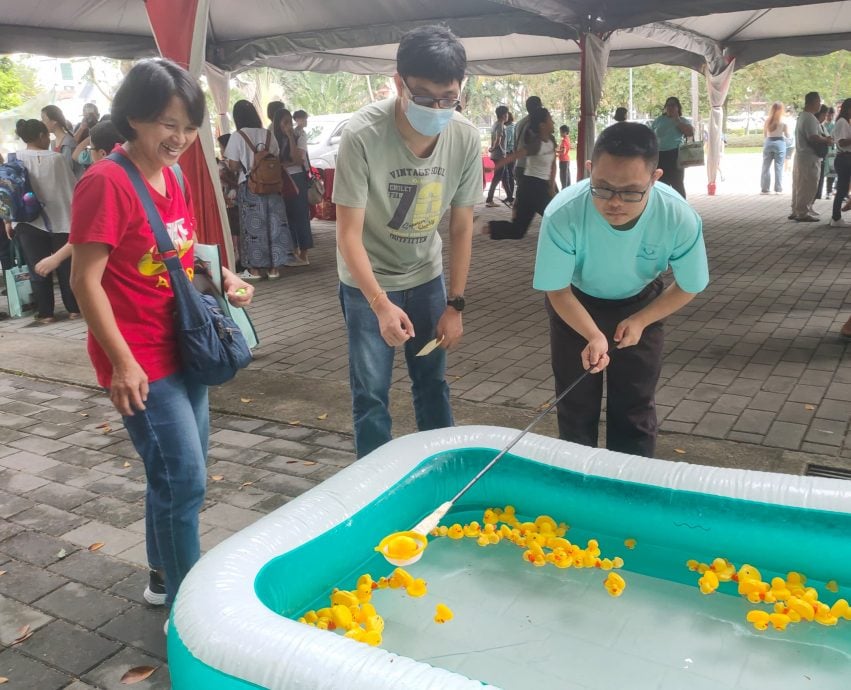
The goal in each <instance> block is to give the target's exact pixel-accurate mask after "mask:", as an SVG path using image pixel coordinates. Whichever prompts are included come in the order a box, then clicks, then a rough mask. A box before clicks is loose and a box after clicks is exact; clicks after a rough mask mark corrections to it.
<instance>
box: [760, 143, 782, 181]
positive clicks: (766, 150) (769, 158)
mask: <svg viewBox="0 0 851 690" xmlns="http://www.w3.org/2000/svg"><path fill="white" fill-rule="evenodd" d="M784 160H786V141H785V140H784V139H783V138H782V137H780V138H778V139H766V140H765V144H763V147H762V179H761V183H762V191H763V192H767V191H769V188H770V187H771V172H770V170H771V164H772V162H773V163H774V191H775V192H778V193H779V192H782V191H783V161H784Z"/></svg>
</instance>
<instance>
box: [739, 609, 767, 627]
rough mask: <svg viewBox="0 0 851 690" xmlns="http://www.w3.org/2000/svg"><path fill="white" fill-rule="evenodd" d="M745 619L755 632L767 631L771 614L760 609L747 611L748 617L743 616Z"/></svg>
mask: <svg viewBox="0 0 851 690" xmlns="http://www.w3.org/2000/svg"><path fill="white" fill-rule="evenodd" d="M745 618H746V619H747V621H748V623H751V624H752V625H753V627H755V628H756V629H757V630H767V629H768V624H769V623H770V622H771V614H769V613H768V612H767V611H763V610H761V609H754V610H752V611H748V615H747V616H745Z"/></svg>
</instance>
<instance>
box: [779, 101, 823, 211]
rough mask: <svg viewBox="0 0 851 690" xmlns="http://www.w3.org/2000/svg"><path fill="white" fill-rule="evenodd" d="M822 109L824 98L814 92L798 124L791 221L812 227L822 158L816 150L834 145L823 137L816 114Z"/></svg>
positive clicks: (806, 103)
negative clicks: (812, 209) (817, 147)
mask: <svg viewBox="0 0 851 690" xmlns="http://www.w3.org/2000/svg"><path fill="white" fill-rule="evenodd" d="M820 108H821V96H819V94H818V92H817V91H810V92H809V93H808V94H807V95H806V96H805V97H804V109H803V111H801V114H800V115H799V116H798V122H797V123H796V124H795V149H796V151H797V153H796V155H795V161H794V163H793V165H792V213H791V214H789V220H796V221H798V222H809V223H812V222H814V221H817V220H818V216H817V215H815V214H814V213H813V212H812V211H811V205H812V203H813V200H814V199H815V198H816V189H817V188H818V178H819V170H820V168H821V157H820V156H819V155H818V152H817V151H816V149H815V148H814V147H816V146H818V145H820V144H822V145H823V144H828V145H830V144H832V143H833V138H832V137H827V136H824V135H822V134H819V122H818V120H817V119H816V115H815V114H816V113H817V112H818V111H819V109H820Z"/></svg>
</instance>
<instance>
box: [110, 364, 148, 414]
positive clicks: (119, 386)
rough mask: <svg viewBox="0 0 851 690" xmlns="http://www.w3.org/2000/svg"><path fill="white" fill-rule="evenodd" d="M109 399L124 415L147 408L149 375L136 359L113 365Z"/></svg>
mask: <svg viewBox="0 0 851 690" xmlns="http://www.w3.org/2000/svg"><path fill="white" fill-rule="evenodd" d="M109 399H110V400H111V401H112V404H113V405H115V409H116V410H118V412H119V413H120V414H121V415H122V416H124V417H132V416H133V414H134V413H135V412H136V411H142V410H144V409H145V401H146V400H147V399H148V375H147V374H146V373H145V370H144V369H142V367H141V366H139V363H138V362H137V361H136V360H135V359H131V360H129V361H128V362H126V363H124V364H119V365H117V366H115V367H113V370H112V384H111V385H110V387H109Z"/></svg>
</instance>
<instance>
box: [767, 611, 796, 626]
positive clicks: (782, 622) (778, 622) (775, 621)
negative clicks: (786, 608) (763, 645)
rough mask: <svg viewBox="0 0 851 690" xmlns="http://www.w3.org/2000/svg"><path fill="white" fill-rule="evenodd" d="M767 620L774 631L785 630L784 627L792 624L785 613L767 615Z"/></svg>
mask: <svg viewBox="0 0 851 690" xmlns="http://www.w3.org/2000/svg"><path fill="white" fill-rule="evenodd" d="M768 620H769V622H770V623H771V625H773V626H774V629H775V630H786V626H787V625H789V623H791V622H792V619H791V618H789V616H788V615H786V614H785V613H769V614H768Z"/></svg>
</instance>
